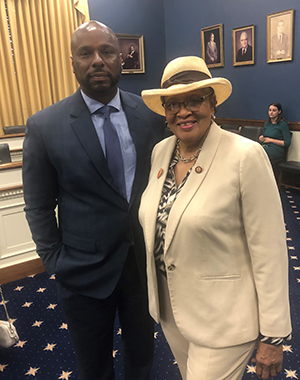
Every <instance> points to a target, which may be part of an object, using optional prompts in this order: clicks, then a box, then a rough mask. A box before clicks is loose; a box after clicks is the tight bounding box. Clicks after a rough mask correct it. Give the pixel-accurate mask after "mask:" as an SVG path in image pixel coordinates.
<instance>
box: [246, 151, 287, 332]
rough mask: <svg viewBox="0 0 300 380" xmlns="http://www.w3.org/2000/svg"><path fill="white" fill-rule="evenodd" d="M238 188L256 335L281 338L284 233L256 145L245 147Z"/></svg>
mask: <svg viewBox="0 0 300 380" xmlns="http://www.w3.org/2000/svg"><path fill="white" fill-rule="evenodd" d="M240 186H241V202H242V218H243V223H244V229H245V234H246V240H247V244H248V247H249V252H250V257H251V264H252V268H253V275H254V281H255V287H256V291H257V298H258V310H259V326H260V332H261V334H263V335H265V336H269V337H285V336H287V335H288V334H290V332H291V322H290V309H289V293H288V255H287V248H286V232H285V225H284V219H283V212H282V206H281V201H280V196H279V192H278V189H277V185H276V182H275V179H274V175H273V172H272V168H271V165H270V162H269V159H268V157H267V155H266V154H265V152H264V150H263V148H262V147H261V146H260V145H259V144H249V145H248V147H245V152H244V154H243V158H242V159H241V163H240ZM254 205H255V207H254Z"/></svg>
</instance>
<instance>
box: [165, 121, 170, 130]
mask: <svg viewBox="0 0 300 380" xmlns="http://www.w3.org/2000/svg"><path fill="white" fill-rule="evenodd" d="M165 124H166V127H167V128H168V130H169V131H170V130H171V128H170V126H169V124H168V122H167V120H165Z"/></svg>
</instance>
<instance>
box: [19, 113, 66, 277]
mask: <svg viewBox="0 0 300 380" xmlns="http://www.w3.org/2000/svg"><path fill="white" fill-rule="evenodd" d="M35 120H36V118H32V117H31V118H29V119H28V121H27V128H26V134H25V139H24V144H23V191H24V199H25V205H26V206H25V208H24V211H25V214H26V218H27V221H28V224H29V227H30V229H31V233H32V238H33V240H34V242H35V243H36V251H37V253H38V255H39V256H40V257H41V259H42V261H43V264H44V266H45V268H46V270H47V272H48V273H50V274H51V273H54V271H55V265H56V261H57V258H58V255H59V252H60V249H61V245H62V243H61V236H60V233H59V230H58V225H57V220H56V215H55V208H56V205H57V197H58V182H57V176H56V170H55V168H54V167H53V165H52V164H51V162H50V160H49V157H48V155H47V150H46V147H45V144H44V141H43V138H42V136H41V131H40V129H39V128H38V126H37V124H36V122H35Z"/></svg>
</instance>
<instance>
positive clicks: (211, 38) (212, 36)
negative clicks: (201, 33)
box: [210, 33, 215, 41]
mask: <svg viewBox="0 0 300 380" xmlns="http://www.w3.org/2000/svg"><path fill="white" fill-rule="evenodd" d="M214 39H215V35H214V34H213V33H212V34H211V35H210V40H211V41H214Z"/></svg>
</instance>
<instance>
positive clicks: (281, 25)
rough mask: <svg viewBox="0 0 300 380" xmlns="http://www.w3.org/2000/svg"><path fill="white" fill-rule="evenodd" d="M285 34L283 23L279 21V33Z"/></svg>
mask: <svg viewBox="0 0 300 380" xmlns="http://www.w3.org/2000/svg"><path fill="white" fill-rule="evenodd" d="M282 32H283V21H279V23H278V25H277V33H282Z"/></svg>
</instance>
